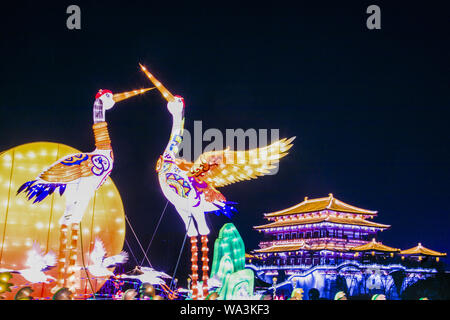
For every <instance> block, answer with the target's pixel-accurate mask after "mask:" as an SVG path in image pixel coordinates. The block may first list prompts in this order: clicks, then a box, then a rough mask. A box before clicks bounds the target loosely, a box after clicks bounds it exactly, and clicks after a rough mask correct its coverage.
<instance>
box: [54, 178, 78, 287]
mask: <svg viewBox="0 0 450 320" xmlns="http://www.w3.org/2000/svg"><path fill="white" fill-rule="evenodd" d="M67 188H68V189H67V190H66V195H65V196H66V209H65V211H64V214H63V216H62V217H61V219H60V220H59V224H60V234H59V250H58V257H57V268H58V269H57V270H58V276H57V278H56V286H54V287H53V288H52V290H51V292H52V293H55V292H56V291H58V290H59V289H61V288H64V287H66V285H67V283H66V273H67V266H66V262H67V251H68V242H69V225H70V221H71V219H72V214H73V212H74V210H75V207H76V201H75V199H74V197H73V190H72V188H70V186H68V187H67Z"/></svg>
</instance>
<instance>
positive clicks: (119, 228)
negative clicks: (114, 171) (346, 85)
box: [0, 142, 125, 299]
mask: <svg viewBox="0 0 450 320" xmlns="http://www.w3.org/2000/svg"><path fill="white" fill-rule="evenodd" d="M78 152H79V151H78V150H76V149H74V148H72V147H69V146H67V145H63V144H58V143H51V142H35V143H29V144H24V145H21V146H18V147H15V148H12V149H10V150H7V151H4V152H2V153H0V190H1V192H0V268H4V269H14V270H20V269H24V268H25V265H24V264H25V261H26V258H27V255H26V253H27V251H28V250H29V249H31V248H32V246H33V243H34V242H35V241H36V242H37V243H38V244H39V245H40V246H41V250H42V251H43V252H47V251H49V250H51V251H53V252H54V253H55V254H57V253H58V249H59V235H60V234H59V233H60V230H59V223H58V221H59V219H60V217H61V215H62V214H63V212H64V209H65V199H64V197H61V196H60V195H59V193H58V192H55V193H54V194H53V195H51V196H48V197H47V198H46V199H44V200H43V201H42V202H41V203H39V204H33V203H32V201H27V199H26V198H25V195H23V194H20V195H18V196H16V191H17V189H18V188H19V187H20V186H21V185H22V184H23V183H24V182H26V181H30V180H34V179H35V178H36V176H38V175H39V173H40V172H41V171H42V170H44V169H45V168H46V167H48V166H50V165H51V164H53V163H54V162H55V161H56V160H58V159H60V158H62V157H64V156H67V155H70V154H74V153H78ZM81 227H82V229H81V230H80V239H81V240H82V243H83V253H84V261H85V263H88V262H89V252H90V251H91V250H92V248H93V244H94V240H95V237H99V238H100V239H101V240H102V241H103V243H104V245H105V249H106V251H107V255H108V256H110V255H115V254H118V253H119V252H120V251H121V250H122V248H123V244H124V240H125V213H124V209H123V204H122V200H121V197H120V194H119V192H118V190H117V188H116V186H115V185H114V183H113V181H112V180H111V178H108V179H107V180H106V181H105V184H104V185H103V186H102V187H101V188H100V189H98V190H97V191H96V193H95V196H94V197H93V199H92V200H91V202H90V204H89V206H88V209H87V211H86V213H85V215H84V216H83V220H82V222H81ZM80 243H81V241H79V244H80ZM80 247H81V246H79V247H78V248H79V251H78V254H77V261H76V266H77V267H82V266H83V262H82V258H83V257H82V254H81V251H80ZM77 269H78V268H77ZM46 274H48V275H51V276H53V277H55V278H56V276H57V270H56V267H54V268H52V269H50V270H49V271H46ZM91 280H92V282H93V284H94V287H95V288H96V290H99V289H100V288H101V287H102V285H103V283H104V282H105V279H103V278H100V279H93V278H92V277H91ZM10 282H11V283H13V287H11V289H12V292H11V293H8V294H5V298H6V299H13V297H14V295H15V294H16V292H17V291H18V290H19V289H21V288H22V287H24V286H30V287H31V288H32V289H33V290H34V293H33V296H34V297H35V298H38V299H51V297H52V294H51V292H50V290H51V289H52V288H53V287H54V286H55V284H56V283H55V282H51V283H49V284H42V283H39V284H27V281H26V280H25V279H24V278H23V277H22V276H20V275H19V274H15V273H14V274H13V278H12V279H11V281H10ZM75 289H76V293H75V295H74V298H83V297H84V296H85V295H88V294H91V289H90V286H89V284H88V281H87V279H86V273H85V271H84V270H81V271H80V270H77V271H76V273H75Z"/></svg>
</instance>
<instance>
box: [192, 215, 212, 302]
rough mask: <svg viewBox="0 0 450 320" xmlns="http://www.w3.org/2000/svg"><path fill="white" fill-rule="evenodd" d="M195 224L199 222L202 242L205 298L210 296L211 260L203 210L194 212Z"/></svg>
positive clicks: (207, 230)
mask: <svg viewBox="0 0 450 320" xmlns="http://www.w3.org/2000/svg"><path fill="white" fill-rule="evenodd" d="M192 214H193V216H194V218H195V222H197V228H198V232H199V233H200V234H201V242H202V283H203V285H202V292H203V298H206V297H207V296H208V279H209V275H208V274H209V266H208V263H209V259H208V251H209V249H208V234H209V228H208V225H207V224H206V219H205V213H204V212H203V211H202V210H193V212H192Z"/></svg>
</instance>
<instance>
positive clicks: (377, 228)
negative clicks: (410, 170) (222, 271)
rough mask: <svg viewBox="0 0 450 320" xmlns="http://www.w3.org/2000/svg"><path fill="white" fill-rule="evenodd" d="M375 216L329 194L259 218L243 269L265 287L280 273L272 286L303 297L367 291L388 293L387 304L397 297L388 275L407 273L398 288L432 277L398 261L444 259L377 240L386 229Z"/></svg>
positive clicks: (373, 213)
mask: <svg viewBox="0 0 450 320" xmlns="http://www.w3.org/2000/svg"><path fill="white" fill-rule="evenodd" d="M377 214H378V212H377V211H374V210H368V209H362V208H359V207H356V206H353V205H350V204H347V203H345V202H343V201H341V200H339V199H336V198H335V197H334V196H333V194H331V193H330V194H329V195H328V197H323V198H317V199H308V198H307V197H305V198H304V201H302V202H300V203H298V204H296V205H294V206H292V207H289V208H287V209H283V210H279V211H275V212H271V213H265V214H264V218H265V219H266V220H268V223H266V224H263V225H259V226H254V227H253V228H254V229H255V230H257V231H258V232H261V233H263V234H264V239H263V241H261V242H260V243H259V248H258V249H255V250H253V251H252V252H251V253H252V255H253V256H254V257H257V259H249V258H248V259H247V261H248V264H247V267H248V268H252V269H253V270H254V271H255V272H256V274H257V275H258V277H259V278H261V279H262V280H264V281H266V282H269V283H272V279H273V277H277V278H280V277H279V274H280V271H282V272H283V273H284V274H285V276H286V280H285V281H284V282H283V283H280V282H279V283H278V284H277V287H283V286H284V287H285V286H286V285H292V286H294V284H293V283H295V286H296V287H297V288H299V287H302V288H303V289H304V290H305V292H306V290H308V289H310V288H312V287H314V288H316V289H318V290H319V291H320V293H321V296H322V297H328V298H331V297H333V296H334V295H335V293H336V290H338V289H340V290H342V289H344V290H345V289H347V290H348V294H349V295H353V294H366V293H368V289H367V288H369V291H370V290H372V291H370V292H374V291H373V290H379V291H380V293H384V294H386V292H387V291H389V297H390V298H391V299H395V298H398V296H396V295H397V294H398V291H397V293H396V292H394V291H396V290H393V287H394V281H393V278H392V277H391V274H392V273H393V272H396V271H402V272H405V274H407V277H406V278H405V279H406V280H405V281H406V282H408V283H406V282H405V283H404V286H407V285H409V284H411V283H413V282H415V281H417V280H418V279H420V278H423V277H427V276H428V275H431V274H433V273H436V272H437V271H436V270H435V269H430V268H428V269H424V268H423V266H420V265H419V266H417V265H414V268H411V264H408V266H405V265H402V264H401V262H402V261H403V260H401V259H400V257H402V258H404V257H408V261H410V260H411V259H409V258H414V259H416V260H418V261H421V259H422V258H420V257H421V256H428V257H430V256H431V257H435V258H436V259H435V261H439V258H438V257H441V256H445V255H446V254H445V253H440V252H437V251H433V250H430V249H427V248H424V247H422V246H421V245H420V244H419V246H417V247H415V248H411V249H408V250H403V251H402V250H401V249H399V248H395V247H391V246H388V245H386V244H383V243H381V242H380V241H377V240H376V238H377V235H378V233H379V232H382V231H384V230H386V229H388V228H390V225H387V224H382V223H378V222H375V221H373V218H375V217H377ZM249 257H250V256H249ZM254 257H253V258H254ZM417 257H419V258H417ZM369 278H370V279H369ZM369 280H370V285H368V283H367V281H369ZM339 282H340V283H341V284H339ZM342 283H344V284H342ZM339 287H340V288H339Z"/></svg>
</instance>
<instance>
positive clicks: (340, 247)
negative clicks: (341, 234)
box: [253, 242, 351, 253]
mask: <svg viewBox="0 0 450 320" xmlns="http://www.w3.org/2000/svg"><path fill="white" fill-rule="evenodd" d="M350 249H351V247H350V246H348V247H347V246H345V244H342V243H341V244H338V243H314V244H311V245H308V244H306V243H304V242H301V243H295V244H279V245H272V246H269V247H266V248H262V249H256V250H254V251H253V252H254V253H275V252H292V251H299V250H309V251H321V250H332V251H348V250H350Z"/></svg>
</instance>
